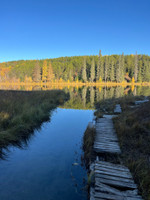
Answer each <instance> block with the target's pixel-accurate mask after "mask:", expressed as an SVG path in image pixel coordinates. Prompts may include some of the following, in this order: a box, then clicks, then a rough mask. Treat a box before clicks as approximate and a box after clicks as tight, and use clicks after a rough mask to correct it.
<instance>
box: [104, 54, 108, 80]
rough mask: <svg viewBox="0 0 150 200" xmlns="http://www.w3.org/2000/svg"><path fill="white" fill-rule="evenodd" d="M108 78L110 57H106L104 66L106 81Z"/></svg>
mask: <svg viewBox="0 0 150 200" xmlns="http://www.w3.org/2000/svg"><path fill="white" fill-rule="evenodd" d="M107 78H108V56H106V57H105V64H104V80H105V82H106V81H107Z"/></svg>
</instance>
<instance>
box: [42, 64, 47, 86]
mask: <svg viewBox="0 0 150 200" xmlns="http://www.w3.org/2000/svg"><path fill="white" fill-rule="evenodd" d="M46 80H47V61H46V60H44V62H43V67H42V81H43V82H44V83H45V82H46Z"/></svg>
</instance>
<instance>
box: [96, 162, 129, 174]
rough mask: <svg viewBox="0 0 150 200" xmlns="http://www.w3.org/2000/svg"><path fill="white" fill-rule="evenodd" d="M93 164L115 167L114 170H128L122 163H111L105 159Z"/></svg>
mask: <svg viewBox="0 0 150 200" xmlns="http://www.w3.org/2000/svg"><path fill="white" fill-rule="evenodd" d="M95 166H99V167H101V166H103V167H105V168H108V169H109V168H110V169H116V170H121V171H127V172H130V171H129V169H128V168H127V167H125V166H123V165H119V164H112V163H110V162H105V161H96V162H95Z"/></svg>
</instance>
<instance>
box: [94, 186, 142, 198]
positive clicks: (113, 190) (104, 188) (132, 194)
mask: <svg viewBox="0 0 150 200" xmlns="http://www.w3.org/2000/svg"><path fill="white" fill-rule="evenodd" d="M95 191H100V192H106V193H109V194H118V195H122V196H126V197H135V195H138V194H137V190H126V191H120V190H119V189H116V188H113V187H111V186H108V185H105V184H103V183H99V185H98V187H95Z"/></svg>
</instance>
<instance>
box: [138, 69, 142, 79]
mask: <svg viewBox="0 0 150 200" xmlns="http://www.w3.org/2000/svg"><path fill="white" fill-rule="evenodd" d="M138 82H139V83H141V82H142V70H141V67H139V69H138Z"/></svg>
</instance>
